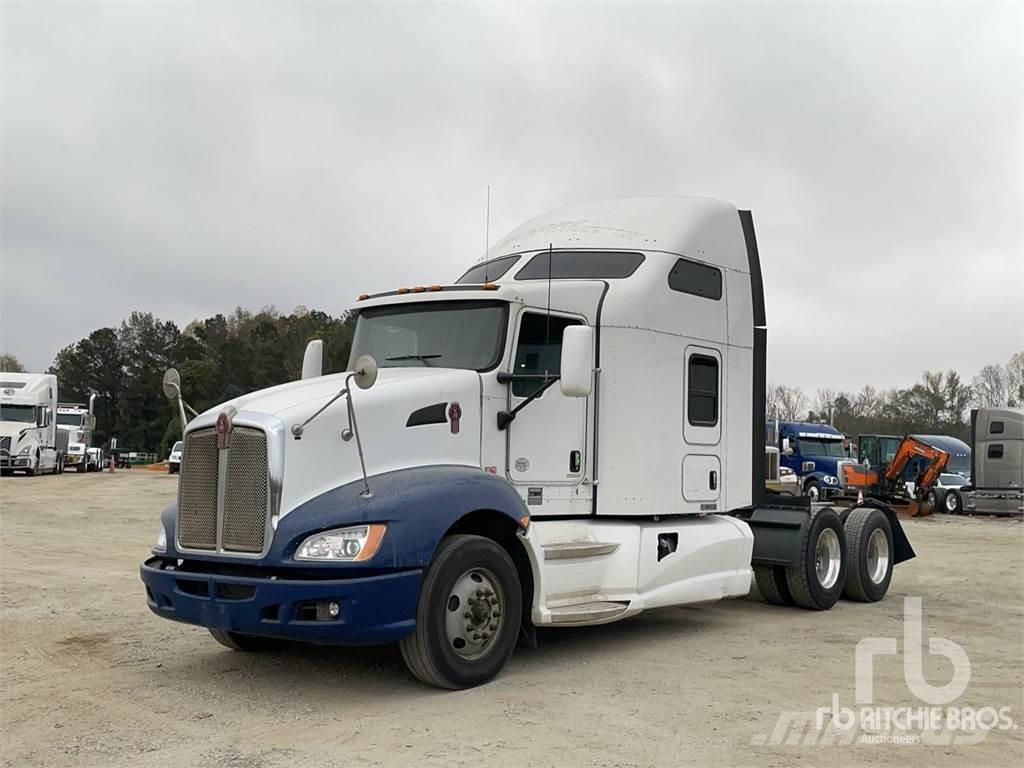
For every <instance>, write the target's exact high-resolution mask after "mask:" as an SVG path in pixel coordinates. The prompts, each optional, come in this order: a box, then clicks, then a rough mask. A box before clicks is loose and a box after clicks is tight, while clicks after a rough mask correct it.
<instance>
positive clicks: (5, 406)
mask: <svg viewBox="0 0 1024 768" xmlns="http://www.w3.org/2000/svg"><path fill="white" fill-rule="evenodd" d="M56 409H57V377H56V376H54V375H52V374H48V373H0V471H3V473H4V474H9V473H11V472H14V471H19V472H24V473H25V474H26V475H35V474H56V473H58V472H60V471H61V470H62V469H63V460H64V454H65V451H66V449H67V434H66V433H65V432H63V431H62V430H59V429H57V424H56Z"/></svg>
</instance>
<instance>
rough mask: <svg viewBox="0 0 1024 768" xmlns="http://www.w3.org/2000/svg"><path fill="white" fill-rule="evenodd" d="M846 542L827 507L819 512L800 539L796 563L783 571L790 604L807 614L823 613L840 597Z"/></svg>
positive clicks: (841, 524) (813, 516)
mask: <svg viewBox="0 0 1024 768" xmlns="http://www.w3.org/2000/svg"><path fill="white" fill-rule="evenodd" d="M845 578H846V539H845V536H844V532H843V522H842V520H840V519H839V515H837V514H836V513H835V510H833V509H832V508H830V507H826V508H824V509H821V510H819V511H818V512H816V513H814V514H813V515H812V517H811V521H810V523H809V524H808V525H807V528H806V529H805V530H804V532H803V536H802V537H801V539H800V561H799V562H798V563H797V565H793V566H790V567H789V568H786V584H787V585H788V586H789V593H790V594H791V595H792V596H793V602H794V603H796V604H797V605H799V606H800V607H801V608H806V609H808V610H811V611H826V610H828V609H829V608H831V607H832V606H833V605H835V604H836V602H837V601H838V600H839V598H840V596H841V595H842V594H843V582H844V581H845Z"/></svg>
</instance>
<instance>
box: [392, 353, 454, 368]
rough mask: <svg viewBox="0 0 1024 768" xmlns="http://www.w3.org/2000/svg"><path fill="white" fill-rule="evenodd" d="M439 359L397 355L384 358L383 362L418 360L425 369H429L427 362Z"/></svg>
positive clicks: (425, 356) (434, 356)
mask: <svg viewBox="0 0 1024 768" xmlns="http://www.w3.org/2000/svg"><path fill="white" fill-rule="evenodd" d="M439 357H441V355H399V356H398V357H385V358H384V360H386V361H388V362H391V361H392V360H395V361H398V360H419V361H420V362H421V363H423V365H425V366H426V367H427V368H429V367H430V363H428V362H427V360H435V359H437V358H439Z"/></svg>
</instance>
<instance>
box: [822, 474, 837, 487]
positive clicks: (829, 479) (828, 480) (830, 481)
mask: <svg viewBox="0 0 1024 768" xmlns="http://www.w3.org/2000/svg"><path fill="white" fill-rule="evenodd" d="M823 479H824V480H825V485H835V484H836V483H838V482H839V478H837V477H835V476H834V475H825V477H824V478H823Z"/></svg>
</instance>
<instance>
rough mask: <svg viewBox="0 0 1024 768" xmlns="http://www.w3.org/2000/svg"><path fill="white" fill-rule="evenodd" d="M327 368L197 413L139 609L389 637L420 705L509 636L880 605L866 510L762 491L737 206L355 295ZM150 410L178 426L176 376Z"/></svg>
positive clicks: (266, 643) (491, 666) (527, 237)
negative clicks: (760, 606) (450, 277)
mask: <svg viewBox="0 0 1024 768" xmlns="http://www.w3.org/2000/svg"><path fill="white" fill-rule="evenodd" d="M355 311H356V313H357V321H356V326H355V335H354V340H353V348H352V357H351V363H350V365H349V371H347V372H345V373H339V374H333V375H319V373H320V367H321V365H320V362H319V360H318V359H317V353H318V352H319V347H320V344H319V342H314V343H313V345H311V348H310V350H309V352H310V354H309V355H308V356H307V360H306V364H305V365H304V366H303V379H302V380H300V381H296V382H292V383H288V384H284V385H281V386H277V387H272V388H270V389H266V390H262V391H260V392H254V393H252V394H249V395H245V396H242V397H239V398H237V399H235V400H232V401H230V402H227V403H224V404H222V405H220V406H217V407H215V408H213V409H211V410H209V411H207V412H206V413H203V414H200V415H199V416H197V417H196V418H195V419H194V420H193V421H192V422H191V423H189V424H188V425H187V428H186V429H185V431H184V443H185V446H184V453H183V456H182V464H181V476H180V480H179V490H178V498H177V501H176V502H175V503H173V504H171V505H170V506H169V507H168V508H167V509H166V510H164V513H163V515H162V518H161V528H160V531H159V536H158V538H157V542H156V546H155V547H154V549H153V553H152V557H150V558H149V559H148V560H146V562H145V563H144V564H143V565H142V566H141V575H142V580H143V582H144V583H145V587H146V597H147V600H148V604H149V607H150V608H151V609H152V610H153V612H154V613H156V614H157V615H159V616H163V617H165V618H168V619H173V620H177V621H183V622H187V623H191V624H198V625H200V626H204V627H207V628H209V630H210V632H211V634H212V635H213V637H214V638H216V639H217V640H218V641H220V642H221V643H222V644H224V645H226V646H228V647H229V648H232V649H235V650H239V651H256V650H265V649H270V648H272V647H274V646H275V644H277V643H279V642H280V641H282V640H298V641H309V642H314V643H328V644H338V645H352V644H364V643H388V642H398V643H400V646H401V651H402V655H403V656H404V658H405V660H406V662H407V664H408V666H409V668H410V670H411V671H412V673H413V674H414V675H415V676H416V677H417V678H419V679H420V680H422V681H424V682H426V683H428V684H432V685H436V686H440V687H445V688H463V687H468V686H473V685H477V684H480V683H483V682H486V681H487V680H489V679H491V678H492V677H493V676H494V675H496V674H497V673H498V672H499V670H500V669H501V668H502V666H503V665H504V663H505V662H506V660H507V659H508V658H509V656H510V654H511V653H512V651H513V648H514V646H515V645H516V641H517V638H518V637H520V636H522V637H523V638H524V639H525V640H526V641H527V642H530V641H531V640H533V639H535V629H536V628H537V627H547V626H559V627H569V626H585V625H593V624H603V623H607V622H612V621H617V620H620V619H624V618H627V617H629V616H633V615H635V614H638V613H640V612H641V611H644V610H648V609H653V608H659V607H663V606H673V605H685V604H694V603H706V602H711V601H715V600H720V599H722V598H728V597H739V596H741V595H746V594H747V593H748V591H749V590H750V587H751V581H752V573H753V575H754V576H756V579H757V581H758V585H759V588H760V591H761V592H762V594H763V596H764V597H765V598H766V599H767V600H768V601H769V602H772V603H777V604H795V605H798V606H800V607H803V608H809V609H827V608H830V607H831V606H832V605H833V604H834V603H835V602H836V601H837V600H838V599H839V598H840V596H841V595H843V594H844V593H845V594H846V595H847V596H848V597H850V598H852V599H854V600H860V601H875V600H880V599H882V597H883V596H884V595H885V593H886V590H887V589H888V586H889V580H890V578H891V574H892V568H893V565H894V564H895V563H898V562H900V561H902V560H905V559H907V558H909V557H913V550H912V549H911V547H910V545H909V543H908V541H907V539H906V537H905V535H904V533H903V531H902V529H901V527H900V524H899V521H898V520H897V519H896V516H895V514H894V513H893V512H892V510H890V509H888V508H886V507H884V506H883V505H880V504H873V503H869V504H870V505H867V506H861V507H858V508H855V509H852V510H844V511H843V512H842V513H839V512H837V511H835V510H833V509H831V508H828V507H824V506H820V505H811V503H810V500H809V499H807V498H806V497H802V498H796V497H791V496H781V495H780V496H771V495H769V494H768V492H767V491H766V490H765V483H764V466H765V457H764V442H763V440H764V428H765V413H764V394H765V390H764V385H765V354H766V326H765V307H764V295H763V291H762V284H761V265H760V261H759V257H758V251H757V245H756V242H755V238H754V227H753V222H752V219H751V216H750V213H749V212H747V211H737V210H736V208H735V207H733V206H732V205H729V204H727V203H723V202H717V201H712V200H706V199H694V198H667V199H660V198H659V199H636V200H620V201H605V202H599V203H593V204H588V205H580V206H575V207H571V208H567V209H564V210H560V211H556V212H554V213H551V214H547V215H544V216H541V217H539V218H537V219H534V220H532V221H530V222H527V223H526V224H524V225H523V226H521V227H519V228H518V229H516V230H514V231H513V232H512V233H511V234H509V235H508V236H507V237H505V238H504V239H503V240H501V241H500V242H499V243H498V244H497V245H496V246H494V248H493V249H491V251H490V252H489V253H488V255H487V256H486V257H485V258H484V260H483V261H481V262H478V263H477V264H476V265H474V266H472V267H471V268H470V269H469V270H468V271H467V272H466V273H465V274H464V275H463V276H462V277H461V278H459V279H458V280H457V281H456V282H455V283H454V284H436V285H420V286H409V287H403V288H399V289H397V290H394V291H390V292H386V293H378V294H374V295H365V294H364V295H363V296H360V297H359V300H358V301H357V303H356V307H355ZM169 373H171V374H172V375H171V376H169V378H168V379H167V381H166V382H165V393H167V394H168V395H169V396H173V397H175V398H176V399H177V400H178V402H179V410H180V413H181V416H182V420H183V421H184V408H182V407H181V401H180V390H179V387H178V380H177V378H176V376H174V375H173V372H169Z"/></svg>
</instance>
